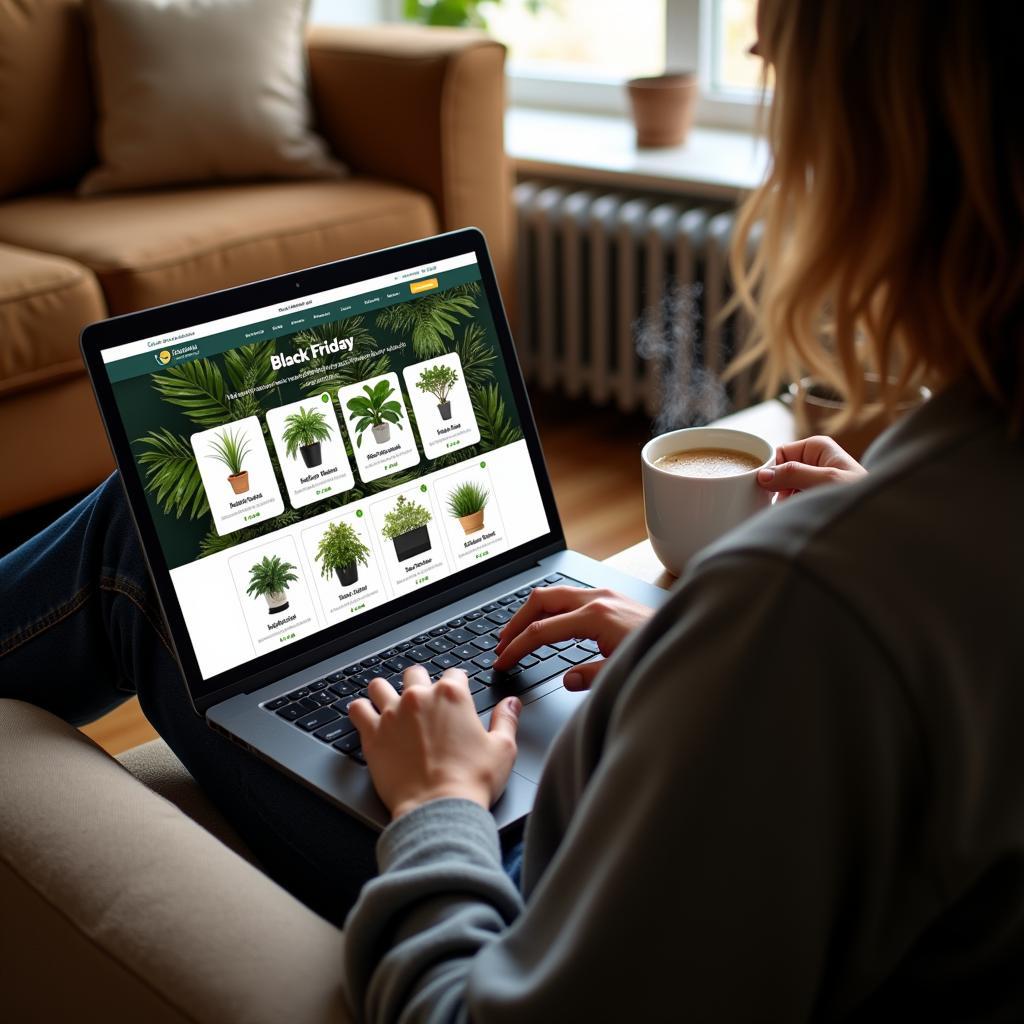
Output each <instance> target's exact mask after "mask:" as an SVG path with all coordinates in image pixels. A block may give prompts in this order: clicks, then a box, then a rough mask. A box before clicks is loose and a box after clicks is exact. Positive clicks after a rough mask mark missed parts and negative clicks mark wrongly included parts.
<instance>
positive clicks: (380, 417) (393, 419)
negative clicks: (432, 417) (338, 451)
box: [346, 380, 405, 447]
mask: <svg viewBox="0 0 1024 1024" xmlns="http://www.w3.org/2000/svg"><path fill="white" fill-rule="evenodd" d="M363 391H364V392H365V394H364V395H356V397H355V398H350V399H349V400H348V402H347V403H346V405H347V407H348V411H349V412H350V413H352V416H353V419H354V420H355V422H354V423H353V425H352V429H353V430H354V431H355V432H356V446H357V447H359V446H361V445H362V443H363V434H364V432H365V431H366V430H367V429H368V428H369V427H379V426H380V425H381V424H382V423H394V425H395V426H396V427H398V429H399V430H404V429H405V428H404V427H403V426H402V406H401V403H399V402H396V401H395V400H394V399H392V397H391V396H392V395H393V394H394V393H395V389H394V388H393V387H392V386H391V385H390V384H389V383H388V382H387V381H386V380H381V381H378V382H377V383H376V384H374V386H373V387H372V388H371V387H370V385H369V384H364V385H363Z"/></svg>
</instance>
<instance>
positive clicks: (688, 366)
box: [634, 282, 728, 434]
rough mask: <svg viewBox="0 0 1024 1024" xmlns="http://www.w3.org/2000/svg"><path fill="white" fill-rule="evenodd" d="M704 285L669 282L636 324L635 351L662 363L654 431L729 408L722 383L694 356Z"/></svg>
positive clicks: (701, 422)
mask: <svg viewBox="0 0 1024 1024" xmlns="http://www.w3.org/2000/svg"><path fill="white" fill-rule="evenodd" d="M702 293H703V286H702V285H701V284H700V283H699V282H698V283H694V284H689V285H679V284H672V285H671V286H670V287H668V288H666V289H665V295H664V297H663V298H662V300H661V301H660V302H659V303H657V304H656V305H654V306H652V307H651V308H650V309H648V310H647V311H646V312H645V313H644V315H643V316H642V317H641V318H640V319H639V320H638V321H637V322H636V324H635V325H634V331H635V335H636V351H637V355H639V356H640V358H641V359H645V360H654V362H655V365H656V366H658V367H660V373H659V378H660V383H661V394H662V398H661V411H660V412H659V413H658V417H657V419H656V420H655V423H654V433H655V434H661V433H664V432H665V431H666V430H675V429H677V428H679V427H694V426H703V425H704V424H705V423H710V422H711V421H712V420H716V419H718V418H719V417H720V416H723V415H725V413H726V411H727V410H728V400H727V398H726V393H725V386H724V385H723V384H722V382H721V380H719V378H718V377H717V376H716V375H715V374H713V373H710V372H709V371H708V370H706V369H705V368H704V367H703V366H702V365H701V363H700V360H699V359H698V358H697V357H698V356H699V354H700V353H699V345H700V337H701V332H700V324H701V320H702V319H703V318H702V316H701V312H700V298H701V295H702Z"/></svg>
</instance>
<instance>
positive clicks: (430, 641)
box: [261, 573, 600, 765]
mask: <svg viewBox="0 0 1024 1024" xmlns="http://www.w3.org/2000/svg"><path fill="white" fill-rule="evenodd" d="M554 584H558V585H559V586H563V587H564V586H569V587H588V585H587V584H586V583H580V581H579V580H574V579H572V578H571V577H569V576H562V575H561V574H559V573H552V574H551V575H550V576H545V577H544V578H543V579H540V580H535V581H534V582H533V583H529V584H527V585H526V586H525V587H520V588H519V589H518V590H516V591H514V592H512V593H509V594H505V595H504V596H503V597H499V598H498V599H497V600H496V601H489V602H487V603H486V604H482V605H480V607H479V608H474V609H473V610H472V611H468V612H464V613H463V614H462V615H460V616H459V617H458V618H455V619H449V620H448V621H447V622H443V623H439V624H438V625H437V626H435V627H433V628H432V629H429V630H427V632H425V633H417V634H416V635H415V636H410V637H409V638H408V639H406V640H403V641H401V642H400V643H396V644H394V645H393V646H392V647H387V648H385V649H384V650H381V651H378V652H377V653H376V654H374V655H371V656H370V657H368V658H362V659H361V660H359V661H357V662H354V663H353V664H351V665H348V666H346V667H345V668H341V669H337V670H335V671H333V672H330V673H328V674H327V675H326V676H324V678H323V679H318V680H316V681H315V682H312V683H307V684H306V685H305V686H301V687H299V689H297V690H292V691H291V692H290V693H286V694H284V695H283V696H281V697H275V698H273V699H271V700H268V701H266V702H264V703H263V704H262V705H261V707H262V708H263V710H264V711H268V712H270V713H272V714H275V715H278V716H279V717H281V718H283V719H284V720H285V721H287V722H291V723H292V724H293V725H294V726H295V728H297V729H299V730H301V731H302V732H304V733H306V734H307V735H309V736H311V737H313V738H314V739H316V740H319V741H320V742H321V743H324V744H326V745H329V746H330V747H332V748H333V749H334V750H336V751H338V752H339V753H340V754H345V755H347V756H348V757H350V758H352V759H353V760H354V761H356V762H357V763H358V764H362V765H365V764H366V760H365V759H364V758H363V752H362V748H361V747H360V745H359V733H358V732H357V731H356V728H355V726H354V725H353V724H352V722H351V720H350V719H349V717H348V707H349V705H350V704H351V703H352V702H353V701H354V700H358V699H359V698H360V697H365V696H367V693H366V687H367V686H368V685H369V683H370V680H371V679H373V678H374V677H376V676H383V677H384V678H385V679H387V680H388V682H389V683H391V685H392V686H394V688H395V689H396V690H397V691H398V692H399V693H401V692H402V673H403V672H404V671H405V670H406V669H407V668H408V667H409V666H410V665H417V664H418V665H423V667H424V668H426V670H427V671H428V672H429V673H430V674H431V676H438V675H440V674H441V673H442V672H443V671H444V670H445V669H447V668H461V669H462V671H463V672H465V673H466V675H467V676H468V677H469V690H470V693H471V694H472V695H473V703H474V704H475V705H476V710H477V713H478V714H483V713H484V712H486V711H489V710H490V709H491V708H493V707H494V706H495V704H497V703H498V702H499V701H502V700H504V699H505V698H506V697H510V696H513V695H515V696H519V695H521V694H523V693H525V692H526V691H527V690H530V689H532V688H533V687H534V686H538V685H539V684H540V683H543V682H545V681H547V680H548V679H551V678H552V677H553V676H556V675H562V674H563V673H565V672H568V671H569V669H570V668H572V666H573V665H579V664H580V663H581V662H584V661H589V660H590V659H591V658H593V657H594V656H595V655H597V654H598V653H600V652H599V650H598V647H597V644H596V643H594V641H593V640H561V641H559V642H558V643H555V644H551V645H550V646H545V647H542V648H540V649H539V650H537V651H534V652H533V654H528V655H527V656H526V657H525V658H523V659H522V660H521V661H520V662H519V664H518V665H514V666H513V667H512V668H511V669H509V670H508V671H506V672H495V671H494V668H493V665H494V661H495V656H494V648H495V647H496V646H497V644H498V634H499V633H500V632H501V630H502V627H504V625H505V623H506V622H508V620H509V619H511V618H512V616H513V615H514V614H515V613H516V611H517V610H518V609H519V608H520V607H521V606H522V605H523V603H524V602H525V601H526V599H527V598H528V597H529V596H530V591H531V590H534V589H535V588H537V587H547V586H551V585H554ZM588 589H589V587H588Z"/></svg>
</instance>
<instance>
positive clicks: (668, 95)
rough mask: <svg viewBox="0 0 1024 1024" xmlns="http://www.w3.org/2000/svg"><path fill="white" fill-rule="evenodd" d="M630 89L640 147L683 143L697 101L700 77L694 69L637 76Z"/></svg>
mask: <svg viewBox="0 0 1024 1024" xmlns="http://www.w3.org/2000/svg"><path fill="white" fill-rule="evenodd" d="M626 89H627V91H628V93H629V105H630V110H631V111H632V114H633V125H634V127H635V128H636V144H637V145H638V146H640V147H641V148H656V147H662V146H681V145H682V144H683V143H684V142H685V141H686V136H687V135H688V134H689V132H690V127H691V126H692V124H693V114H694V109H695V107H696V103H697V76H696V75H695V74H694V73H693V72H692V71H682V72H677V73H674V74H673V73H669V74H665V75H657V76H655V77H653V78H633V79H631V80H630V81H629V82H627V83H626Z"/></svg>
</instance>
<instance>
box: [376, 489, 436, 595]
mask: <svg viewBox="0 0 1024 1024" xmlns="http://www.w3.org/2000/svg"><path fill="white" fill-rule="evenodd" d="M370 520H371V525H372V528H373V530H374V531H375V533H376V534H377V536H378V537H379V538H380V547H381V553H382V555H383V558H384V566H385V573H386V575H387V578H388V579H389V580H390V581H391V582H392V584H393V585H394V587H395V589H396V590H398V591H408V590H413V589H415V588H416V587H422V586H426V585H427V584H428V583H434V582H435V581H436V580H439V579H440V578H441V577H442V576H446V575H447V574H448V572H449V571H450V570H449V569H448V558H447V555H446V553H445V551H444V548H443V546H442V540H441V534H442V532H443V529H444V527H443V526H441V524H440V522H439V518H438V512H437V508H436V504H435V502H434V499H433V488H432V487H431V486H429V485H428V484H425V483H420V484H413V485H412V486H410V487H407V488H406V489H405V490H403V491H399V490H397V489H395V490H390V491H388V492H387V497H386V498H383V499H382V500H381V501H377V502H374V503H373V504H372V505H371V506H370Z"/></svg>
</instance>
